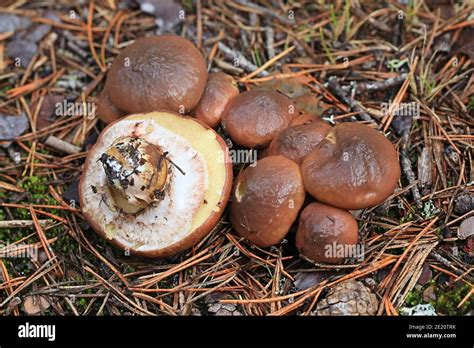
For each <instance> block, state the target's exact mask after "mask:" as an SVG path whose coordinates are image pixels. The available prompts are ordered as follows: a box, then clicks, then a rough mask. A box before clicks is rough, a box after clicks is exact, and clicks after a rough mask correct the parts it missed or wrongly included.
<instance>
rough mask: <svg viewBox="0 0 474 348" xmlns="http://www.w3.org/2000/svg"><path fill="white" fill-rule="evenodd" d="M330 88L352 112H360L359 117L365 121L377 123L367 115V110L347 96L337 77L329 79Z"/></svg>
mask: <svg viewBox="0 0 474 348" xmlns="http://www.w3.org/2000/svg"><path fill="white" fill-rule="evenodd" d="M328 87H329V89H330V90H331V91H332V92H333V93H334V94H335V95H336V96H337V97H339V98H340V99H341V101H342V102H343V103H344V104H347V105H348V106H349V107H350V108H351V110H352V111H354V112H358V113H359V114H358V117H360V118H361V119H362V120H364V121H367V122H370V123H375V121H374V120H373V118H372V117H371V116H370V115H369V114H368V113H367V111H365V109H364V108H363V107H362V106H360V104H359V103H358V102H356V101H355V100H354V99H352V98H351V97H350V96H349V95H347V93H346V92H345V91H344V90H343V89H342V87H341V85H340V84H339V82H337V80H336V77H335V76H331V77H330V78H329V82H328Z"/></svg>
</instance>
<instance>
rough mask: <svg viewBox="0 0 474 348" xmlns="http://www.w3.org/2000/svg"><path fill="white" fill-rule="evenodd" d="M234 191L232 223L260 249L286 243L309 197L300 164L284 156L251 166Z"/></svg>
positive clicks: (238, 181)
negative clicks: (304, 185) (284, 241)
mask: <svg viewBox="0 0 474 348" xmlns="http://www.w3.org/2000/svg"><path fill="white" fill-rule="evenodd" d="M233 192H234V193H233V200H232V204H231V206H230V221H231V223H232V225H233V226H234V228H235V230H236V231H237V233H238V234H239V235H240V236H241V237H244V238H246V239H248V240H249V241H251V242H252V243H254V244H256V245H258V246H260V247H268V246H271V245H275V244H278V243H280V242H281V241H282V239H283V238H284V237H285V235H286V234H287V233H288V231H289V229H290V227H291V225H292V224H293V222H294V221H295V220H296V217H297V215H298V212H299V210H300V209H301V206H302V205H303V202H304V198H305V191H304V188H303V179H302V177H301V173H300V169H299V167H298V165H297V164H296V163H295V162H293V161H291V160H289V159H287V158H285V157H283V156H270V157H266V158H264V159H262V160H259V161H257V164H256V166H255V167H247V168H246V169H245V170H244V171H243V172H242V173H241V174H240V175H239V176H238V177H237V179H236V181H235V184H234V191H233Z"/></svg>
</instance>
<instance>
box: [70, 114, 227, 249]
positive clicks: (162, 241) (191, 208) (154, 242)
mask: <svg viewBox="0 0 474 348" xmlns="http://www.w3.org/2000/svg"><path fill="white" fill-rule="evenodd" d="M231 187H232V164H231V161H230V158H229V157H228V153H227V148H226V145H225V142H224V141H223V140H222V138H221V137H220V136H219V135H218V134H217V133H216V132H214V131H213V130H212V129H210V128H209V127H207V126H206V125H204V124H202V123H201V122H199V121H197V120H195V119H193V118H190V117H185V116H179V115H176V114H172V113H168V112H153V113H148V114H136V115H132V116H128V117H125V118H123V119H121V120H119V121H116V122H114V123H112V124H110V125H109V126H108V127H107V128H106V129H104V131H103V132H102V133H101V135H100V136H99V139H98V140H97V142H96V144H95V145H94V147H93V148H92V149H91V150H90V151H89V154H88V156H87V159H86V162H85V165H84V170H83V174H82V177H81V180H80V184H79V195H80V201H81V208H82V212H83V214H84V216H85V218H86V219H87V220H88V222H89V223H90V225H91V226H92V227H93V229H94V230H95V231H96V232H98V233H99V234H100V235H101V236H103V237H105V238H107V239H109V240H110V241H111V242H112V243H114V244H116V245H117V246H119V247H120V248H122V249H128V250H130V252H131V253H134V254H138V255H142V256H149V257H163V256H169V255H173V254H176V253H178V252H180V251H182V250H184V249H187V248H189V247H191V246H193V245H194V244H196V243H197V242H199V241H200V240H201V239H202V238H203V237H204V236H206V235H207V234H208V233H209V232H210V231H211V230H212V228H214V226H215V225H216V224H217V222H218V220H219V218H220V216H221V215H222V213H223V211H224V208H225V205H226V203H227V200H228V198H229V194H230V190H231Z"/></svg>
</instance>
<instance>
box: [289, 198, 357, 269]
mask: <svg viewBox="0 0 474 348" xmlns="http://www.w3.org/2000/svg"><path fill="white" fill-rule="evenodd" d="M358 238H359V236H358V227H357V221H356V220H355V219H354V218H353V217H352V215H351V214H350V213H349V212H347V211H345V210H342V209H339V208H335V207H331V206H329V205H325V204H321V203H311V204H309V205H308V206H307V207H306V208H304V209H303V212H302V213H301V215H300V218H299V225H298V230H297V232H296V247H297V248H298V250H299V251H300V253H301V255H303V256H304V257H305V258H307V259H309V260H311V261H314V262H325V263H339V262H341V261H342V260H343V259H344V256H357V255H354V254H352V255H343V256H342V257H341V255H340V254H341V250H343V251H346V250H347V251H349V252H352V253H354V250H353V249H349V248H350V247H355V246H356V245H357V242H358ZM347 246H349V248H347ZM341 248H343V249H341Z"/></svg>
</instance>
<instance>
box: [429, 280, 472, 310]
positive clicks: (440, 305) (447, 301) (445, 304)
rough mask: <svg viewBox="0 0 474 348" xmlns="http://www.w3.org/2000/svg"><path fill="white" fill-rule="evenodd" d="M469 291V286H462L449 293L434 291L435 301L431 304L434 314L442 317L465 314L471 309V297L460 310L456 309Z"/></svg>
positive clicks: (439, 290)
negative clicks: (436, 313) (434, 310)
mask: <svg viewBox="0 0 474 348" xmlns="http://www.w3.org/2000/svg"><path fill="white" fill-rule="evenodd" d="M469 291H471V287H470V286H469V284H463V285H461V286H459V287H457V288H454V289H451V290H449V291H442V290H441V289H436V301H434V303H433V306H434V307H435V308H436V312H438V313H440V314H443V315H463V314H466V313H467V312H468V311H469V310H470V309H471V308H472V305H473V300H472V296H471V297H470V298H469V299H468V300H467V301H466V302H465V303H464V304H463V305H462V306H461V307H460V308H458V305H459V303H460V302H461V301H462V299H463V298H464V297H465V296H466V295H467V294H468V293H469Z"/></svg>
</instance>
